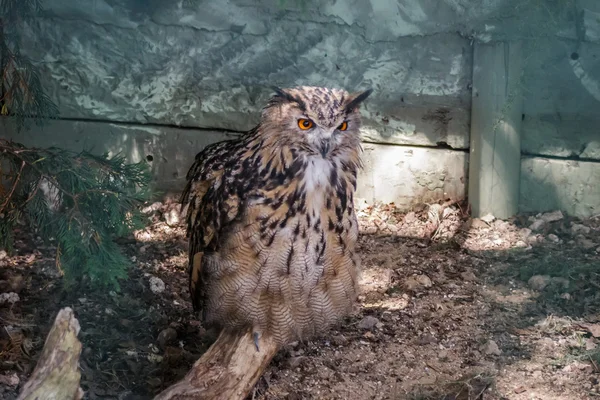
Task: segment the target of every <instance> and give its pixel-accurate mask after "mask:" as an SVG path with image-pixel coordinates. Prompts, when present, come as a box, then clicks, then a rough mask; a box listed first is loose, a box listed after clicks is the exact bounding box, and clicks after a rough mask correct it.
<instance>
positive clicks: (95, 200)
mask: <svg viewBox="0 0 600 400" xmlns="http://www.w3.org/2000/svg"><path fill="white" fill-rule="evenodd" d="M0 166H4V170H0V179H5V180H8V182H9V184H8V188H9V189H8V190H7V191H5V194H3V195H2V197H0V233H7V232H11V231H12V229H13V228H14V226H15V224H16V223H17V222H18V221H19V219H20V218H21V217H24V218H26V219H27V220H28V222H29V223H30V224H31V225H32V226H33V227H34V228H35V229H36V230H37V234H38V235H39V236H41V237H42V238H44V239H46V240H49V241H50V238H54V241H55V244H56V247H57V250H56V263H57V267H58V268H59V270H60V271H63V272H64V276H65V278H66V282H67V284H70V283H74V282H77V281H79V280H81V279H82V278H84V277H85V278H87V279H89V280H90V281H91V282H92V283H94V284H98V285H101V286H102V285H106V286H111V287H113V288H118V280H119V278H122V277H124V276H125V272H126V268H127V267H128V266H129V261H128V260H127V258H126V257H125V256H124V255H123V254H122V253H121V251H120V249H119V247H118V246H117V245H116V244H115V243H114V239H115V238H117V237H119V236H123V235H126V234H128V233H130V232H132V231H133V230H134V229H138V228H140V227H142V226H143V223H142V215H141V213H140V212H139V210H138V205H139V204H141V203H142V202H144V201H146V200H148V199H149V198H150V195H151V192H150V187H149V185H150V180H151V176H150V172H149V168H148V166H147V164H146V163H145V162H141V163H136V164H128V163H127V161H126V159H125V157H124V156H122V155H117V156H115V157H112V158H108V156H107V155H103V156H97V155H94V154H91V153H88V152H81V153H75V152H71V151H68V150H64V149H59V148H48V149H38V148H26V147H24V146H23V145H21V144H18V143H14V142H9V141H7V140H4V139H0ZM4 171H6V172H4ZM2 175H4V176H2ZM11 245H12V237H11V235H2V236H0V246H2V247H6V248H8V249H10V248H11Z"/></svg>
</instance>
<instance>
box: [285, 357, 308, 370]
mask: <svg viewBox="0 0 600 400" xmlns="http://www.w3.org/2000/svg"><path fill="white" fill-rule="evenodd" d="M305 361H306V356H298V357H290V358H289V359H288V362H287V364H288V368H289V369H296V368H298V367H300V366H301V365H302V364H303V363H304V362H305Z"/></svg>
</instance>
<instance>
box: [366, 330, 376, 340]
mask: <svg viewBox="0 0 600 400" xmlns="http://www.w3.org/2000/svg"><path fill="white" fill-rule="evenodd" d="M363 337H364V338H365V339H369V340H371V339H374V338H375V335H373V332H371V331H367V332H365V333H364V335H363Z"/></svg>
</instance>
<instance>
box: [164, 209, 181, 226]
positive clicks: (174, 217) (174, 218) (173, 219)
mask: <svg viewBox="0 0 600 400" xmlns="http://www.w3.org/2000/svg"><path fill="white" fill-rule="evenodd" d="M165 222H166V223H167V225H169V226H177V225H178V224H179V211H177V209H176V208H171V209H170V210H169V211H168V212H166V213H165Z"/></svg>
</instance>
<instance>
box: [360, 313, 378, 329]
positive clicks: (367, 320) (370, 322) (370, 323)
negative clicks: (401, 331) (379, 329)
mask: <svg viewBox="0 0 600 400" xmlns="http://www.w3.org/2000/svg"><path fill="white" fill-rule="evenodd" d="M378 323H379V320H378V319H377V318H375V317H373V316H371V315H367V316H366V317H364V318H363V319H362V320H360V322H359V323H358V329H373V328H374V327H375V326H376V325H377V324H378Z"/></svg>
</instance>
